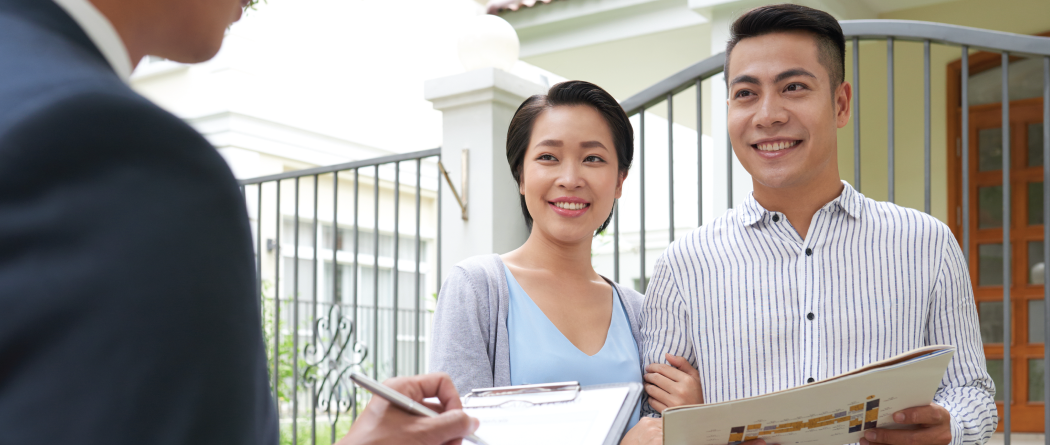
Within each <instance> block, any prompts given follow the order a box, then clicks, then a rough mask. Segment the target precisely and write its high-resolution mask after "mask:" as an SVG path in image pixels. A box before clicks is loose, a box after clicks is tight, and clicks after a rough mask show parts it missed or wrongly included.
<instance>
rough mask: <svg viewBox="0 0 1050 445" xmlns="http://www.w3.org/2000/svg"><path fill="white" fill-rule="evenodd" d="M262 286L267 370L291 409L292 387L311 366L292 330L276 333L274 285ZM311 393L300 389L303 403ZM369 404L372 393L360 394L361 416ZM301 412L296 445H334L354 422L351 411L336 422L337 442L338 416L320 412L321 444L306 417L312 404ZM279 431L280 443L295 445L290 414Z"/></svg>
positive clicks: (283, 308) (365, 368) (285, 308)
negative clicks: (274, 356)
mask: <svg viewBox="0 0 1050 445" xmlns="http://www.w3.org/2000/svg"><path fill="white" fill-rule="evenodd" d="M262 287H263V292H262V299H261V302H262V326H263V341H264V342H265V348H266V368H267V374H268V375H269V377H270V385H271V387H270V391H271V392H273V393H274V394H275V396H276V397H277V401H278V405H279V406H285V407H289V406H290V405H291V402H292V385H294V384H296V383H302V381H303V379H304V377H306V375H305V374H303V373H304V372H305V371H306V369H307V363H306V360H305V359H304V358H303V357H302V356H301V354H296V351H295V340H294V338H293V334H292V332H291V331H290V330H282V331H281V332H279V333H275V332H274V318H273V317H274V312H275V307H274V299H273V298H272V297H268V296H267V294H270V293H271V292H270V291H271V289H272V287H273V285H272V283H270V282H269V281H264V282H263V284H262ZM282 303H283V302H282ZM288 310H291V308H290V307H289V305H287V304H282V305H281V311H282V312H284V311H288ZM282 318H283V317H282ZM275 337H276V338H277V339H278V341H277V389H276V391H274V388H273V371H274V370H273V362H274V358H273V353H274V338H275ZM304 347H305V345H300V348H299V349H300V351H302V350H303V348H304ZM292 360H297V361H298V368H299V372H300V376H299V377H298V378H296V376H295V374H294V369H293V366H292V364H293V362H292ZM370 369H371V364H365V365H364V366H363V369H362V371H363V372H366V373H367V372H369V371H370ZM311 373H312V371H311ZM309 391H310V390H309V389H307V388H305V387H304V386H303V385H300V386H299V396H300V399H299V400H300V402H302V401H303V396H305V395H306V394H309ZM310 399H312V397H309V396H307V397H306V400H310ZM367 402H368V393H367V391H358V392H357V404H356V410H357V412H358V413H360V412H361V410H362V409H364V405H365V403H367ZM299 410H300V412H299V415H298V416H297V420H296V432H295V436H296V438H295V439H296V440H295V442H294V443H296V444H313V443H316V444H318V445H328V444H331V443H334V442H335V441H337V440H339V439H340V438H342V437H343V436H344V435H346V433H347V431H349V430H350V424H351V422H352V420H351V413H349V412H345V413H340V415H339V419H338V420H337V421H336V422H335V438H334V440H333V437H332V420H331V419H334V418H335V413H326V412H323V411H320V410H318V412H317V420H316V437H317V441H316V442H313V441H312V438H313V434H314V433H312V432H311V428H312V426H311V420H310V417H308V416H307V417H304V416H303V414H309V413H310V405H309V403H306V404H303V403H300V406H299ZM279 432H280V444H281V445H291V444H292V443H293V441H292V421H291V419H290V418H288V416H287V413H282V419H281V422H280V430H279Z"/></svg>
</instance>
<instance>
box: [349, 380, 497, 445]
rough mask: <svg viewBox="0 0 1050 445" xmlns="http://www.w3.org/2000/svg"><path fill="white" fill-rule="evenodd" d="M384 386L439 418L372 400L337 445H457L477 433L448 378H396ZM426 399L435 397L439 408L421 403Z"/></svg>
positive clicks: (475, 421)
mask: <svg viewBox="0 0 1050 445" xmlns="http://www.w3.org/2000/svg"><path fill="white" fill-rule="evenodd" d="M384 383H385V384H386V386H388V387H389V388H391V389H394V390H395V391H397V392H399V393H401V394H403V395H405V396H407V397H408V398H410V399H412V401H414V402H415V403H417V404H421V405H424V406H426V407H427V408H429V409H431V410H433V411H435V412H437V413H439V414H438V415H437V416H436V417H426V416H420V415H417V414H411V413H409V412H406V411H405V410H404V409H402V408H399V407H397V406H395V405H394V404H392V403H391V402H390V401H388V400H386V399H385V398H383V397H372V400H371V401H369V402H368V405H367V406H365V409H364V411H362V412H361V415H359V416H358V417H357V420H356V421H355V422H354V423H353V425H352V426H351V428H350V432H349V433H347V435H346V436H344V437H343V439H342V440H340V441H339V445H351V444H353V445H364V444H419V445H439V444H446V443H447V444H452V445H459V444H460V443H461V439H462V438H463V437H467V436H468V435H471V434H472V433H473V432H474V431H475V430H477V429H478V425H479V422H478V420H477V419H474V418H472V417H470V416H468V415H467V414H466V413H464V412H463V410H462V408H463V405H462V404H461V403H460V400H459V393H458V392H456V387H455V385H454V384H453V383H452V379H451V378H450V377H449V376H448V374H444V373H435V374H425V375H419V376H413V377H398V378H393V379H389V380H387V381H386V382H384ZM428 397H437V398H438V400H440V401H441V405H440V406H439V405H435V404H431V403H427V402H424V401H423V399H425V398H428Z"/></svg>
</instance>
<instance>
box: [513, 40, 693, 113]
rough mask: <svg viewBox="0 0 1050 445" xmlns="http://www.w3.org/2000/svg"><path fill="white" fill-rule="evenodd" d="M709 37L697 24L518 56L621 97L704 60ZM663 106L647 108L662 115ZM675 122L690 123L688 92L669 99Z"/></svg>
mask: <svg viewBox="0 0 1050 445" xmlns="http://www.w3.org/2000/svg"><path fill="white" fill-rule="evenodd" d="M710 38H711V31H710V25H708V24H703V25H697V26H690V27H686V28H679V29H675V30H671V31H664V32H659V33H654V34H648V35H644V36H640V37H634V38H630V39H623V40H616V41H612V42H605V43H599V44H596V45H589V46H585V47H581V48H574V49H570V50H566V51H559V52H557V53H552V54H543V55H539V56H533V57H527V58H524V59H523V60H524V61H526V62H528V63H531V64H533V65H536V66H538V67H542V68H544V69H546V70H549V71H551V72H554V73H557V74H558V75H559V76H563V77H566V78H568V79H581V80H586V81H588V82H593V83H595V84H597V85H598V86H600V87H602V88H604V89H605V90H606V91H608V92H609V93H610V94H612V95H613V97H615V98H616V99H617V100H624V99H626V98H628V97H631V96H632V95H633V94H635V93H638V92H639V91H641V90H643V89H645V88H648V87H649V86H652V85H653V84H655V83H656V82H659V81H661V80H663V79H665V78H667V77H668V76H670V75H672V74H674V73H676V72H678V71H680V70H682V69H684V68H686V67H688V66H690V65H692V64H694V63H696V62H699V61H701V60H703V59H705V58H707V57H708V56H709V55H710V50H709V48H710V47H711V44H710V43H709V41H710ZM706 89H707V88H706V87H705V90H706ZM705 93H706V91H705ZM665 108H666V106H665V105H659V106H658V107H657V108H655V109H653V110H652V112H654V113H656V114H658V115H660V116H663V117H666V113H665ZM675 122H677V123H679V124H682V125H686V126H688V127H689V128H695V127H696V92H695V91H694V90H692V89H690V90H689V91H687V92H684V93H682V94H680V95H678V96H676V97H675ZM710 125H711V123H710V121H709V120H708V119H706V118H705V119H704V126H705V128H710Z"/></svg>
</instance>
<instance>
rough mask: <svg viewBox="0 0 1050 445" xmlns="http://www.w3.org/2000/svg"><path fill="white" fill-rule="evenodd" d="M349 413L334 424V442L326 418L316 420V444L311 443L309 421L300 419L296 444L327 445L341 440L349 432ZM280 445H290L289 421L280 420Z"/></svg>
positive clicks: (290, 423)
mask: <svg viewBox="0 0 1050 445" xmlns="http://www.w3.org/2000/svg"><path fill="white" fill-rule="evenodd" d="M350 423H351V421H350V413H344V415H343V416H341V417H340V418H339V420H338V421H337V422H336V423H335V440H333V439H332V423H331V422H329V421H328V420H327V419H326V418H323V417H320V416H318V418H317V427H316V428H317V430H316V431H317V442H313V441H312V439H313V434H311V432H310V430H311V425H310V419H309V418H307V417H300V418H299V419H298V422H297V424H296V430H297V432H296V441H295V443H296V444H304V445H309V444H313V443H316V444H317V445H329V444H332V443H335V442H336V441H338V440H339V439H342V438H343V436H345V435H346V432H347V431H350ZM280 445H292V421H291V419H282V420H281V438H280Z"/></svg>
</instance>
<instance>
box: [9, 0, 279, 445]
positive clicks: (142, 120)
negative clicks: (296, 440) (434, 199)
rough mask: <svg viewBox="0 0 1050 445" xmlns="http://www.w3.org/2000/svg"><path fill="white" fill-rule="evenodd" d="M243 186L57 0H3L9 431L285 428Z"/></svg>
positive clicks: (224, 435) (27, 435)
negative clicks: (268, 353)
mask: <svg viewBox="0 0 1050 445" xmlns="http://www.w3.org/2000/svg"><path fill="white" fill-rule="evenodd" d="M265 362H266V359H265V353H264V351H263V342H262V333H261V328H260V313H259V294H258V292H257V290H256V284H255V266H254V259H253V253H252V242H251V232H250V228H249V223H248V218H247V214H246V212H245V206H244V201H243V199H242V197H241V195H240V192H239V190H238V187H237V184H236V181H235V180H234V177H233V175H232V174H231V173H230V169H229V168H228V167H227V165H226V163H225V162H224V161H223V159H222V158H221V157H220V156H219V154H218V153H217V152H216V151H215V149H214V148H213V147H212V146H211V145H210V144H209V143H208V142H207V141H206V140H205V139H204V138H203V137H201V136H200V135H199V134H198V133H197V132H196V131H194V130H193V129H192V128H191V127H189V126H188V125H186V124H185V123H183V122H182V121H181V120H179V119H178V118H176V117H175V116H172V115H171V114H169V113H167V112H165V111H163V110H161V109H160V108H158V107H157V106H155V105H153V104H152V103H150V102H149V101H147V100H146V99H144V98H142V97H140V96H139V95H138V94H135V93H134V92H133V91H132V90H131V89H130V88H128V86H126V85H125V84H124V83H123V82H121V80H120V79H118V77H117V76H116V74H114V72H113V70H112V69H111V68H110V66H109V65H108V64H107V63H106V60H105V59H104V58H103V56H102V55H101V53H100V52H99V51H98V49H97V48H96V47H95V46H94V45H93V44H92V43H91V41H90V40H89V39H88V37H87V35H85V34H84V32H83V31H82V30H81V29H80V28H79V27H78V26H77V25H76V23H75V22H74V21H73V20H72V19H71V18H70V17H69V16H68V15H67V14H66V13H65V12H64V11H63V10H61V9H60V8H59V7H58V6H56V5H55V4H54V3H53V2H52V1H51V0H0V444H44V443H47V444H129V445H130V444H193V445H200V444H222V445H238V444H245V445H248V444H251V445H257V444H276V443H277V425H276V416H275V414H274V405H273V400H272V397H271V395H270V390H269V385H268V383H267V381H268V379H267V371H266V364H265Z"/></svg>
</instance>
